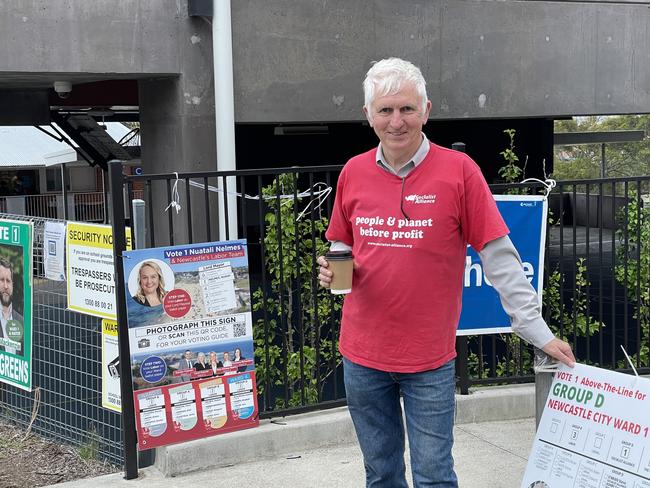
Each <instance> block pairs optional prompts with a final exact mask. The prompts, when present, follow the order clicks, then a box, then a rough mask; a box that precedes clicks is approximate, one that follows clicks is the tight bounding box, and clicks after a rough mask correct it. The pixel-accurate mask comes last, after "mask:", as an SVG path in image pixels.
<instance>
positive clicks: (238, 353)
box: [232, 347, 246, 373]
mask: <svg viewBox="0 0 650 488" xmlns="http://www.w3.org/2000/svg"><path fill="white" fill-rule="evenodd" d="M244 359H246V358H245V357H244V356H242V355H241V349H239V348H238V347H236V348H235V356H234V357H233V358H232V362H233V363H235V365H236V366H237V372H238V373H242V372H244V371H246V365H245V364H242V365H240V364H238V363H239V361H243V360H244Z"/></svg>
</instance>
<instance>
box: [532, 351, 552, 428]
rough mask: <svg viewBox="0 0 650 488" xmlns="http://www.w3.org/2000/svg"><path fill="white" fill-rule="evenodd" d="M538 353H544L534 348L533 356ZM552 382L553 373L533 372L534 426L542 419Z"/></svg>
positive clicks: (536, 355) (537, 425)
mask: <svg viewBox="0 0 650 488" xmlns="http://www.w3.org/2000/svg"><path fill="white" fill-rule="evenodd" d="M538 355H542V356H544V355H545V354H544V353H543V352H542V351H540V350H539V349H537V348H536V349H535V358H537V357H538ZM552 382H553V373H550V372H543V373H538V372H535V428H537V427H539V421H540V420H541V419H542V413H543V412H544V405H545V404H546V399H547V398H548V394H549V392H550V391H551V383H552Z"/></svg>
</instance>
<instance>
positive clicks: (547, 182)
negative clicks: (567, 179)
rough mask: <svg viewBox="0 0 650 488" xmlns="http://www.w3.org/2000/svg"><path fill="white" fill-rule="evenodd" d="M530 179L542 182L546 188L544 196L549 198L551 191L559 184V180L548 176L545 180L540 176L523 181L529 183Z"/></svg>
mask: <svg viewBox="0 0 650 488" xmlns="http://www.w3.org/2000/svg"><path fill="white" fill-rule="evenodd" d="M530 181H534V182H537V183H541V184H542V185H543V186H544V189H545V190H546V192H545V193H544V198H548V195H549V193H551V191H552V190H553V188H555V187H556V186H557V182H556V181H555V180H554V179H553V178H546V179H545V180H544V181H542V180H540V179H538V178H526V179H525V180H523V181H522V182H521V183H528V182H530Z"/></svg>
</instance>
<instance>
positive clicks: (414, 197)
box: [404, 193, 436, 204]
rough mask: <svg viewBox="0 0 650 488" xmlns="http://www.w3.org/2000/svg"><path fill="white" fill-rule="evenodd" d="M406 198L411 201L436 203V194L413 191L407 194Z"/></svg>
mask: <svg viewBox="0 0 650 488" xmlns="http://www.w3.org/2000/svg"><path fill="white" fill-rule="evenodd" d="M404 200H406V201H407V202H411V203H430V204H431V203H436V196H435V195H417V194H415V193H412V194H411V195H406V196H405V197H404Z"/></svg>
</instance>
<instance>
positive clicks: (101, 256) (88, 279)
mask: <svg viewBox="0 0 650 488" xmlns="http://www.w3.org/2000/svg"><path fill="white" fill-rule="evenodd" d="M66 240H67V246H66V250H67V255H66V275H67V277H68V308H69V309H70V310H74V311H75V312H81V313H85V314H87V315H94V316H96V317H101V318H105V319H112V320H116V319H117V314H116V308H115V278H114V276H113V272H114V268H113V231H112V229H111V226H110V225H99V224H86V223H81V222H68V225H67V228H66ZM126 247H127V249H131V229H129V228H127V229H126Z"/></svg>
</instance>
